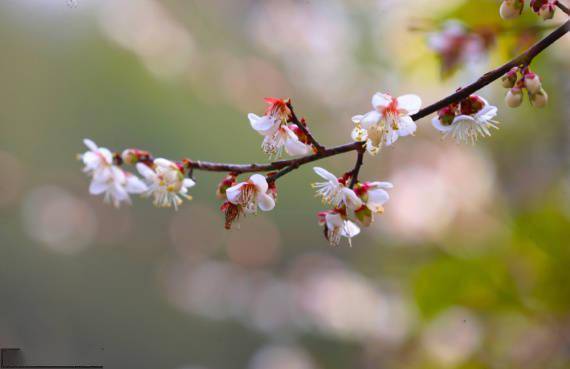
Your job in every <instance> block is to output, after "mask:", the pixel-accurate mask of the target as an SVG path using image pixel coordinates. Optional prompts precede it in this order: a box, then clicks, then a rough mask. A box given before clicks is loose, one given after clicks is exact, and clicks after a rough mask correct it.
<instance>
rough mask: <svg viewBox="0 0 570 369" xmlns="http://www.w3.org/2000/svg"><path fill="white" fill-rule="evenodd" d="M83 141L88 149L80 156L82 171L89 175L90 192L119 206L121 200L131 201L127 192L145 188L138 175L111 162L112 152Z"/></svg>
mask: <svg viewBox="0 0 570 369" xmlns="http://www.w3.org/2000/svg"><path fill="white" fill-rule="evenodd" d="M83 142H84V143H85V146H87V148H88V149H89V150H88V151H87V152H85V153H83V154H81V155H80V158H81V160H82V161H83V164H85V167H84V168H83V171H84V172H85V173H87V174H88V175H89V176H91V184H90V185H89V193H90V194H92V195H101V194H104V200H105V202H109V203H112V204H113V205H115V206H116V207H119V206H120V205H121V203H123V202H125V203H129V204H130V203H131V199H130V196H129V194H140V193H143V192H144V191H146V190H147V187H146V185H145V184H144V183H143V182H142V181H141V180H140V179H139V178H138V177H136V176H135V175H133V174H131V173H128V172H125V171H124V170H122V169H121V168H119V167H118V166H116V165H114V164H113V154H112V153H111V151H110V150H109V149H107V148H104V147H98V146H97V145H96V144H95V142H93V141H91V140H89V139H85V140H83Z"/></svg>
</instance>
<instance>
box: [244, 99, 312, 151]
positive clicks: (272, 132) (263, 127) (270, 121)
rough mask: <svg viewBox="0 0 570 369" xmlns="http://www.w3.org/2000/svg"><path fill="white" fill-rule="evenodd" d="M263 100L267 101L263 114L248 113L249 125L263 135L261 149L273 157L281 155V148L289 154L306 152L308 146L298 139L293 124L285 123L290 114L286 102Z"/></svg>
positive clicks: (308, 148)
mask: <svg viewBox="0 0 570 369" xmlns="http://www.w3.org/2000/svg"><path fill="white" fill-rule="evenodd" d="M265 101H266V102H267V103H269V107H268V108H267V110H266V112H265V115H263V116H261V117H260V116H258V115H256V114H253V113H250V114H248V119H249V122H250V124H251V127H252V128H253V129H254V130H256V131H257V132H258V133H259V134H260V135H262V136H264V139H263V143H262V144H261V147H262V149H263V151H264V152H265V153H267V154H269V155H270V156H275V157H279V156H281V154H282V153H283V150H285V152H287V154H289V155H291V156H296V155H304V154H306V153H308V152H309V150H310V146H309V145H307V144H305V143H303V142H302V141H301V140H300V139H299V137H298V136H297V134H296V133H295V130H294V129H293V126H294V125H288V124H287V122H288V120H289V118H290V115H291V110H290V109H289V107H288V106H287V102H286V101H284V100H282V99H274V98H266V99H265Z"/></svg>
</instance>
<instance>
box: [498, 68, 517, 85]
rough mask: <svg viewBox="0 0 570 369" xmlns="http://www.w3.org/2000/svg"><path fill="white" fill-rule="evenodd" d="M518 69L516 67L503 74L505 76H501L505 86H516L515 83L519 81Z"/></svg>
mask: <svg viewBox="0 0 570 369" xmlns="http://www.w3.org/2000/svg"><path fill="white" fill-rule="evenodd" d="M517 70H518V68H517V67H514V68H513V69H511V70H510V71H508V72H507V74H505V75H504V76H503V78H501V82H502V84H503V87H504V88H512V87H514V86H515V83H517V79H518V76H517Z"/></svg>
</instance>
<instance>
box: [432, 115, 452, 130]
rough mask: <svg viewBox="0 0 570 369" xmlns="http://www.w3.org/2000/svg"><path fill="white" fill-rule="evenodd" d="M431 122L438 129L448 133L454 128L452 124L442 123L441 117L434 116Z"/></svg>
mask: <svg viewBox="0 0 570 369" xmlns="http://www.w3.org/2000/svg"><path fill="white" fill-rule="evenodd" d="M431 124H432V125H433V126H434V127H435V129H437V130H438V131H440V132H442V133H447V132H449V131H451V130H452V127H451V124H450V125H448V126H444V125H443V124H441V121H440V120H439V117H434V118H433V119H432V120H431Z"/></svg>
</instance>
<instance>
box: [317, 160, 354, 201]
mask: <svg viewBox="0 0 570 369" xmlns="http://www.w3.org/2000/svg"><path fill="white" fill-rule="evenodd" d="M313 170H314V171H315V173H317V174H318V175H319V176H320V177H321V178H323V179H325V182H317V183H313V184H312V186H313V188H315V189H316V190H317V196H319V197H321V198H322V200H323V203H324V204H330V205H332V206H334V207H340V206H346V207H347V208H349V209H351V210H356V209H358V208H359V207H361V206H362V200H360V199H359V198H358V196H357V195H356V193H355V192H354V191H353V190H351V189H350V188H348V187H347V182H348V179H349V178H350V177H349V176H348V175H344V176H343V177H341V178H337V177H336V176H335V175H334V174H332V173H331V172H329V171H328V170H326V169H323V168H320V167H315V168H313Z"/></svg>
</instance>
